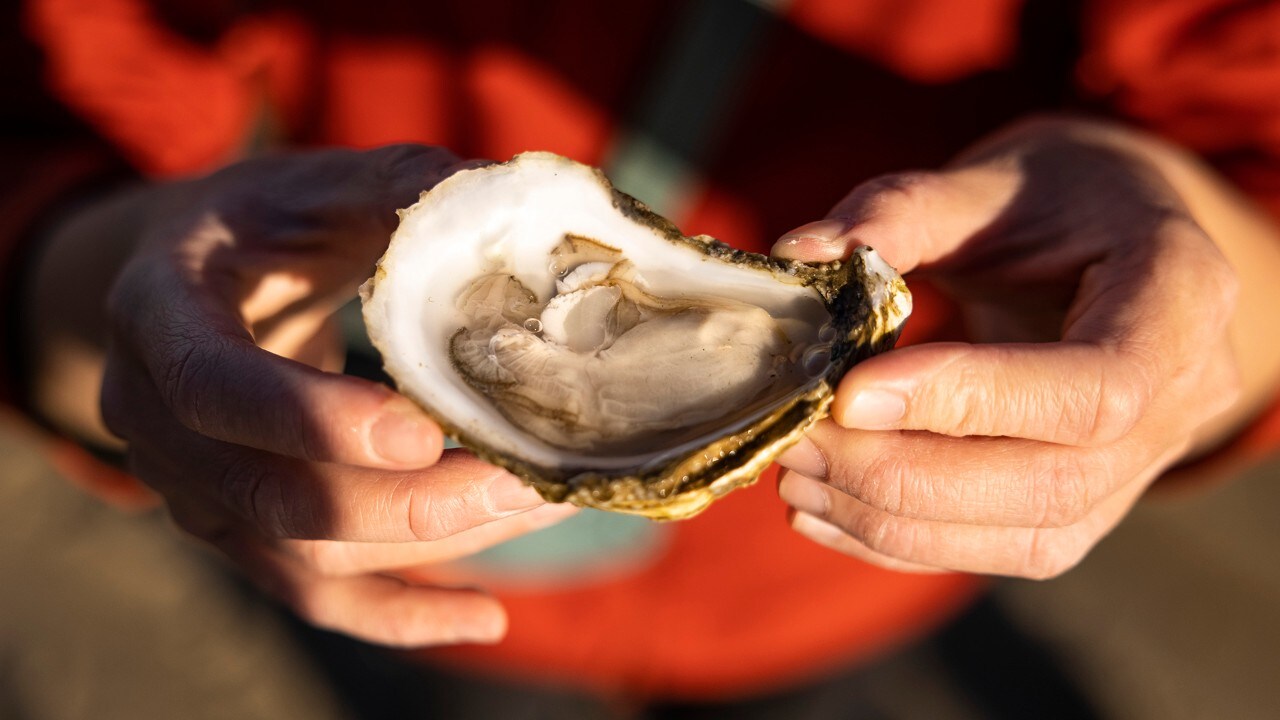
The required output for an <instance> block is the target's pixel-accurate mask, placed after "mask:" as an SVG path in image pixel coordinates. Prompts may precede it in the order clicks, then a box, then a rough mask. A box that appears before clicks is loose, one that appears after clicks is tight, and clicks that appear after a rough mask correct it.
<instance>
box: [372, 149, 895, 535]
mask: <svg viewBox="0 0 1280 720" xmlns="http://www.w3.org/2000/svg"><path fill="white" fill-rule="evenodd" d="M361 297H362V299H363V301H364V317H365V323H366V325H367V327H368V330H369V335H370V338H371V339H372V340H373V343H374V345H375V346H376V347H377V348H378V350H379V351H380V352H381V353H382V358H383V362H384V364H385V367H386V370H387V372H388V373H389V374H390V375H391V377H392V378H393V379H394V380H395V381H396V384H397V386H398V387H399V390H400V391H401V392H402V393H404V394H405V395H406V396H408V397H409V398H411V399H412V400H414V401H415V402H417V403H418V404H420V405H421V406H422V407H423V408H425V409H426V410H427V412H428V413H430V414H431V415H432V416H433V417H434V418H436V419H437V420H438V421H439V422H440V424H441V426H442V427H443V428H444V429H445V431H446V432H447V433H448V434H450V435H451V436H452V437H454V438H455V439H456V440H458V441H459V442H461V443H462V444H464V445H466V446H467V447H469V448H471V449H472V450H473V451H474V452H475V453H476V454H477V455H478V456H480V457H481V458H483V459H485V460H487V461H489V462H492V463H495V464H497V465H501V466H503V467H505V468H507V469H509V470H510V471H512V472H513V473H515V474H516V475H519V476H520V477H521V478H523V479H524V480H525V481H526V482H528V483H530V484H531V485H533V486H534V487H535V488H536V489H537V490H538V491H539V492H540V493H541V494H542V495H543V496H544V497H546V498H547V499H548V500H551V501H568V502H572V503H575V504H577V505H582V506H590V507H596V508H601V509H605V510H614V511H621V512H627V513H635V514H640V515H646V516H649V517H652V518H658V519H678V518H684V517H689V516H691V515H694V514H696V513H698V512H700V511H701V510H702V509H704V508H705V507H706V506H707V505H709V504H710V503H711V502H712V501H713V500H714V499H715V498H717V497H719V496H721V495H724V494H725V493H727V492H729V491H730V490H732V489H734V488H736V487H740V486H743V485H747V484H750V483H752V482H754V481H755V479H756V477H757V476H759V474H760V473H761V472H762V471H763V470H764V469H765V468H766V467H767V466H768V464H769V463H770V462H772V461H773V459H774V458H776V457H777V456H778V454H780V453H781V452H782V451H783V450H785V449H786V448H787V447H789V446H790V445H791V444H793V443H794V442H795V441H796V440H798V439H799V438H800V436H801V435H802V434H803V433H804V432H805V431H806V430H807V429H808V428H809V426H810V425H812V423H814V422H815V421H816V420H818V419H819V418H821V417H823V416H824V415H825V414H826V412H827V410H828V407H829V406H830V404H831V399H832V395H833V389H834V386H835V384H836V383H837V382H838V381H839V379H840V377H841V376H842V375H843V374H844V372H845V371H846V370H847V369H848V368H849V367H850V366H851V365H852V364H853V363H855V362H857V361H859V360H861V359H863V358H865V357H867V356H869V355H871V354H874V353H876V352H880V351H883V350H886V349H888V348H889V347H891V346H892V345H893V343H894V341H895V340H896V338H897V335H898V332H899V330H900V328H901V325H902V323H903V321H904V320H905V319H906V316H907V315H908V314H910V311H911V296H910V294H909V293H908V292H907V289H906V285H905V284H904V283H903V281H902V279H901V278H900V277H899V276H898V274H897V272H895V271H894V270H893V268H891V267H889V266H888V265H887V264H886V263H885V262H884V261H883V260H881V259H880V257H879V256H878V255H877V254H876V253H875V251H873V250H871V249H870V248H859V249H858V250H857V251H856V252H855V253H854V254H853V255H852V257H851V258H850V259H849V260H847V261H843V262H835V263H827V264H805V263H798V262H789V261H780V260H775V259H772V258H769V257H766V256H763V255H758V254H754V253H746V252H741V251H738V250H734V249H732V248H730V247H728V246H727V245H725V244H723V243H721V242H719V241H717V240H714V239H712V238H710V237H707V236H697V237H685V236H683V235H681V234H680V232H679V231H678V230H677V229H676V228H675V227H674V226H673V225H672V224H671V223H670V222H668V221H667V220H665V219H663V218H662V217H659V216H658V215H656V214H654V213H653V212H651V211H650V210H649V209H648V208H647V207H645V206H644V205H643V204H642V203H640V202H639V201H637V200H635V199H634V198H631V197H630V196H628V195H625V194H623V193H621V192H619V191H617V190H615V189H614V188H613V187H612V186H611V185H610V184H609V182H608V180H607V179H605V177H604V176H603V174H601V173H600V172H599V171H597V170H595V169H593V168H590V167H587V166H585V165H581V164H578V163H575V162H573V161H570V160H568V159H565V158H562V157H559V156H557V155H552V154H549V153H526V154H523V155H519V156H517V157H516V158H515V159H513V160H512V161H510V162H508V163H504V164H500V165H491V166H488V167H484V168H479V169H474V170H466V171H463V172H459V173H457V174H456V175H454V176H452V177H450V178H448V179H447V180H445V181H444V182H442V183H440V184H439V185H437V186H436V187H435V188H434V189H432V190H430V191H429V192H426V193H423V195H422V197H421V199H420V200H419V201H418V203H417V204H415V205H413V206H412V207H410V208H408V209H406V210H402V211H401V212H400V226H399V228H398V229H397V230H396V232H395V234H394V235H393V236H392V239H391V243H390V246H389V247H388V249H387V252H386V254H385V255H384V256H383V257H382V259H381V260H380V261H379V263H378V268H377V271H376V272H375V274H374V276H373V277H372V278H371V279H370V280H369V281H368V282H366V283H365V284H364V286H363V287H362V288H361Z"/></svg>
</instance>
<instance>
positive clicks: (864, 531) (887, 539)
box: [851, 512, 917, 558]
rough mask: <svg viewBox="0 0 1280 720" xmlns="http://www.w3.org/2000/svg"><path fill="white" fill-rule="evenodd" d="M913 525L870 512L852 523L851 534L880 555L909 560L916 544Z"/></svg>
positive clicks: (885, 514) (886, 514)
mask: <svg viewBox="0 0 1280 720" xmlns="http://www.w3.org/2000/svg"><path fill="white" fill-rule="evenodd" d="M913 527H914V526H913V523H912V522H911V521H909V520H903V519H901V518H898V517H894V516H893V515H890V514H888V513H880V512H871V513H865V514H862V515H860V516H859V517H858V518H856V519H855V520H854V522H853V527H852V528H851V531H852V532H851V534H852V535H853V536H854V537H856V538H858V539H859V540H861V541H862V544H863V545H866V546H867V547H868V548H870V549H871V550H873V551H874V552H877V553H880V554H881V555H888V556H889V557H894V558H909V557H910V556H911V553H912V552H913V549H914V548H915V546H916V544H917V538H916V533H915V532H914V530H913Z"/></svg>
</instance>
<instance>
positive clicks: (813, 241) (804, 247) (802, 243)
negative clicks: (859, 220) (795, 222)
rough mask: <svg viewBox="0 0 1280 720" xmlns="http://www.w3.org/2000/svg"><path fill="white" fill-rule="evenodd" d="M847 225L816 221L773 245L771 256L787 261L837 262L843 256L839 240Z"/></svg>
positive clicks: (841, 221)
mask: <svg viewBox="0 0 1280 720" xmlns="http://www.w3.org/2000/svg"><path fill="white" fill-rule="evenodd" d="M848 228H849V225H848V223H847V222H845V221H844V220H835V219H828V220H818V221H817V222H811V223H808V224H807V225H801V226H800V227H798V228H796V229H795V230H792V231H791V232H789V233H787V234H785V235H783V236H782V237H780V238H778V241H777V242H776V243H774V244H773V251H772V252H773V254H774V255H775V256H777V257H781V258H786V259H788V260H802V261H806V262H807V261H815V260H838V259H840V258H841V257H843V255H844V246H845V243H844V242H843V241H842V240H841V238H842V236H843V235H844V234H845V232H846V231H847V230H848Z"/></svg>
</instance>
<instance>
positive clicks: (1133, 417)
mask: <svg viewBox="0 0 1280 720" xmlns="http://www.w3.org/2000/svg"><path fill="white" fill-rule="evenodd" d="M1152 383H1153V378H1152V377H1151V372H1150V370H1149V368H1148V365H1147V363H1146V360H1145V359H1144V358H1142V357H1137V356H1133V355H1129V354H1126V353H1124V352H1121V351H1117V350H1114V349H1110V348H1106V347H1102V346H1099V345H1096V344H1092V343H1084V342H1061V343H1007V344H990V345H969V344H966V343H930V344H925V345H916V346H912V347H907V348H902V349H899V350H896V351H894V352H891V353H886V354H884V355H878V356H876V357H873V358H870V359H869V360H866V361H864V362H863V363H860V364H859V365H857V366H855V367H854V368H853V369H852V370H851V371H850V372H849V373H848V374H847V375H845V377H844V379H843V380H841V382H840V386H839V388H838V389H837V392H836V397H835V400H834V402H833V403H832V407H831V416H832V418H833V419H834V420H835V421H836V422H837V423H839V424H840V425H842V426H844V427H846V428H856V429H862V430H888V429H898V430H928V431H931V432H935V433H941V434H945V435H952V436H967V435H988V436H1010V437H1019V438H1026V439H1032V440H1042V441H1045V442H1052V443H1065V444H1070V445H1088V446H1099V445H1104V444H1108V443H1112V442H1115V441H1117V440H1119V439H1120V438H1122V437H1124V435H1125V434H1127V433H1128V432H1129V431H1130V430H1131V429H1132V428H1133V426H1134V424H1135V423H1137V421H1138V420H1139V419H1140V418H1142V417H1143V415H1144V414H1145V412H1146V409H1147V406H1148V404H1149V403H1150V401H1151V397H1152V393H1153V392H1154V391H1155V389H1156V388H1155V387H1153V385H1152Z"/></svg>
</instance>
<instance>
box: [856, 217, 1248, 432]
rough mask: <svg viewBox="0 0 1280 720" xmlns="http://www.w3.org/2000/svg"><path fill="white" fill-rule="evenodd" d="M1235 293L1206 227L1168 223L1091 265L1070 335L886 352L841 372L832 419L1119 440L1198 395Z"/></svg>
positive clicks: (871, 425) (876, 425)
mask: <svg viewBox="0 0 1280 720" xmlns="http://www.w3.org/2000/svg"><path fill="white" fill-rule="evenodd" d="M1135 263H1136V264H1137V265H1138V266H1137V267H1135V265H1134V264H1135ZM1156 268H1158V270H1157V269H1156ZM1135 278H1137V279H1135ZM1233 293H1234V285H1233V283H1232V280H1231V271H1230V268H1229V267H1228V266H1226V265H1225V262H1223V261H1221V255H1220V253H1218V252H1217V250H1216V249H1214V248H1213V247H1212V245H1211V244H1209V243H1207V241H1206V239H1205V238H1204V237H1203V233H1202V232H1200V231H1199V230H1198V229H1197V228H1194V227H1193V226H1189V225H1187V224H1186V223H1183V222H1181V221H1176V220H1175V221H1171V223H1170V224H1169V226H1167V227H1166V228H1165V230H1164V231H1163V232H1162V233H1161V234H1160V235H1159V236H1158V237H1155V238H1152V239H1151V240H1150V242H1148V243H1146V244H1144V245H1143V246H1142V248H1141V249H1135V250H1134V251H1133V252H1132V253H1130V254H1129V255H1127V256H1125V257H1123V258H1115V259H1112V260H1107V261H1105V262H1100V263H1098V264H1096V265H1094V266H1092V267H1091V269H1090V270H1088V271H1087V272H1086V273H1085V275H1084V277H1083V279H1082V281H1081V286H1080V289H1079V294H1078V297H1077V300H1076V302H1075V303H1073V305H1072V307H1071V308H1070V309H1069V312H1068V316H1067V320H1066V324H1065V326H1064V331H1063V342H1057V343H1037V344H1027V343H1008V344H991V345H965V344H958V343H954V344H931V345H920V346H916V347H911V348H904V349H902V350H899V351H895V352H891V353H886V354H884V355H880V356H877V357H875V358H872V359H870V360H868V361H866V362H864V363H862V364H859V365H858V366H856V367H854V368H853V369H852V370H851V371H850V372H849V373H848V374H847V375H846V376H845V378H844V379H843V380H842V381H841V385H840V388H839V391H838V392H837V395H836V399H835V402H834V403H833V406H832V416H833V417H834V418H835V419H836V421H837V422H839V423H840V424H841V425H844V426H845V427H850V428H861V429H914V430H930V431H933V432H939V433H944V434H948V435H1007V436H1016V437H1023V438H1030V439H1036V440H1044V441H1048V442H1058V443H1068V444H1079V445H1091V446H1098V445H1102V444H1107V443H1111V442H1115V441H1116V440H1118V439H1119V438H1121V437H1123V436H1124V435H1126V434H1127V433H1128V432H1129V431H1130V430H1131V429H1132V428H1133V426H1134V424H1135V423H1136V422H1137V421H1138V420H1139V419H1140V418H1142V417H1144V416H1145V414H1146V412H1147V410H1148V409H1149V406H1150V403H1151V402H1152V399H1153V397H1154V396H1155V395H1156V394H1157V393H1159V394H1162V395H1165V396H1171V397H1176V396H1179V395H1182V396H1183V397H1193V396H1196V395H1197V394H1198V390H1197V383H1198V382H1199V381H1200V380H1201V378H1202V375H1203V372H1204V370H1205V368H1206V365H1207V363H1208V362H1209V361H1210V359H1211V354H1210V353H1206V352H1205V348H1206V347H1214V346H1215V345H1216V344H1218V343H1220V342H1221V341H1222V334H1223V328H1224V324H1225V322H1226V318H1228V317H1230V308H1231V307H1232V305H1233V303H1234V294H1233ZM1205 308H1212V312H1209V313H1208V314H1210V315H1213V317H1212V318H1209V317H1204V316H1205V315H1206V311H1205ZM1220 310H1221V311H1222V312H1221V313H1219V311H1220ZM1190 319H1194V321H1191V320H1190Z"/></svg>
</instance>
